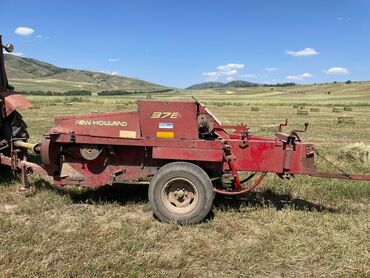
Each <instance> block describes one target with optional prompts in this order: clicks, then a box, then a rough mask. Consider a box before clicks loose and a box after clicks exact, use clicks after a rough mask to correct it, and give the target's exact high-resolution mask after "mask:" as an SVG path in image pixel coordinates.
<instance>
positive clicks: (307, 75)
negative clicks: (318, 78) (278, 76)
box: [285, 72, 312, 81]
mask: <svg viewBox="0 0 370 278" xmlns="http://www.w3.org/2000/svg"><path fill="white" fill-rule="evenodd" d="M310 77H312V74H311V73H308V72H305V73H302V74H299V75H288V76H287V77H285V79H287V80H292V81H298V80H303V79H305V78H310Z"/></svg>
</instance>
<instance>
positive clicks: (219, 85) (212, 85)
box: [186, 82, 224, 90]
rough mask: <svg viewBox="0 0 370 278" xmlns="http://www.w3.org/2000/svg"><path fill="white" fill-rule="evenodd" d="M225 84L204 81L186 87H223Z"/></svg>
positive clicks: (193, 88)
mask: <svg viewBox="0 0 370 278" xmlns="http://www.w3.org/2000/svg"><path fill="white" fill-rule="evenodd" d="M223 85H224V83H222V82H203V83H199V84H194V85H192V86H190V87H188V88H186V89H188V90H199V89H211V88H218V87H222V86H223Z"/></svg>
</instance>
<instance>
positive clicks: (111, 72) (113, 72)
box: [99, 70, 120, 75]
mask: <svg viewBox="0 0 370 278" xmlns="http://www.w3.org/2000/svg"><path fill="white" fill-rule="evenodd" d="M99 72H101V73H105V74H109V75H120V73H119V72H118V71H109V70H100V71H99Z"/></svg>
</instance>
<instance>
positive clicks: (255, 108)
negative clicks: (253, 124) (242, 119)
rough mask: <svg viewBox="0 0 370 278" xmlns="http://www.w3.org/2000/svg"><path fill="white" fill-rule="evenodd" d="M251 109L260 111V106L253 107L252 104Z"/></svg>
mask: <svg viewBox="0 0 370 278" xmlns="http://www.w3.org/2000/svg"><path fill="white" fill-rule="evenodd" d="M251 111H255V112H256V111H260V108H259V107H253V106H252V107H251Z"/></svg>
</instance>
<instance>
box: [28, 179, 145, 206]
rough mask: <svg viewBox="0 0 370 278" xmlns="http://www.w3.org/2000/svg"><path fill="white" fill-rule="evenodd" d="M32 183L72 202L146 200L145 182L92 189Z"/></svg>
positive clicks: (140, 201) (130, 201)
mask: <svg viewBox="0 0 370 278" xmlns="http://www.w3.org/2000/svg"><path fill="white" fill-rule="evenodd" d="M32 185H33V186H34V187H35V188H36V189H38V188H39V189H40V188H45V189H47V190H52V191H54V192H57V193H58V194H61V195H65V196H68V197H69V198H70V199H71V201H72V202H73V203H84V204H97V203H117V204H120V205H125V204H135V203H147V202H148V185H147V184H132V183H130V184H114V185H106V186H102V187H99V188H98V189H96V190H93V189H83V188H80V187H78V186H68V187H55V186H52V185H51V184H50V183H49V182H47V181H45V180H42V179H40V180H36V181H35V182H34V183H33V184H32ZM36 194H37V193H36Z"/></svg>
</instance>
